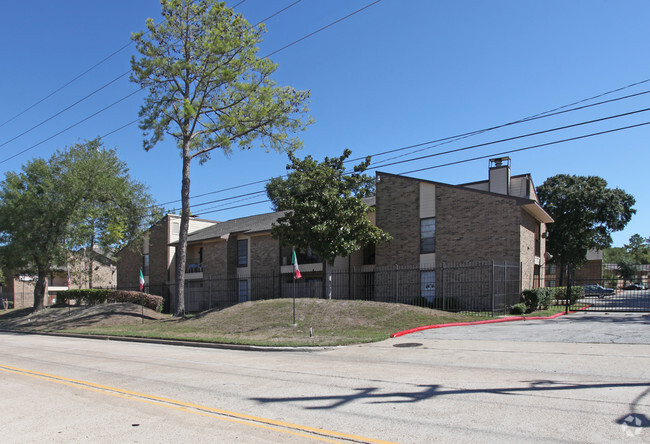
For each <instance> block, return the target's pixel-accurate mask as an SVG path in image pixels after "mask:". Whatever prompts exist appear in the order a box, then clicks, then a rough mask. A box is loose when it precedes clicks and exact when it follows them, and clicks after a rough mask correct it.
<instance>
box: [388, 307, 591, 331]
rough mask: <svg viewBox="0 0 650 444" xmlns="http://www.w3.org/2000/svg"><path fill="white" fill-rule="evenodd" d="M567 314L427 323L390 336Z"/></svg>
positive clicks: (556, 315) (552, 317)
mask: <svg viewBox="0 0 650 444" xmlns="http://www.w3.org/2000/svg"><path fill="white" fill-rule="evenodd" d="M587 308H589V306H586V307H582V308H581V309H580V310H585V309H587ZM569 313H575V311H570V312H569ZM565 314H566V313H564V312H560V313H555V314H554V315H551V316H529V317H526V316H511V317H508V318H501V319H488V320H486V321H474V322H457V323H455V324H454V323H452V324H436V325H425V326H423V327H415V328H411V329H410V330H404V331H400V332H397V333H393V334H392V335H390V337H391V338H397V337H400V336H404V335H408V334H411V333H416V332H418V331H422V330H431V329H434V328H445V327H460V326H463V325H481V324H496V323H500V322H512V321H526V320H531V321H534V320H540V319H555V318H557V317H560V316H563V315H565Z"/></svg>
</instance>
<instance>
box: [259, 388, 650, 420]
mask: <svg viewBox="0 0 650 444" xmlns="http://www.w3.org/2000/svg"><path fill="white" fill-rule="evenodd" d="M522 382H526V383H528V385H527V386H524V387H498V388H497V387H495V388H476V389H446V388H444V387H443V386H441V385H418V386H417V387H419V388H420V389H419V390H414V391H412V392H382V391H381V389H380V388H378V387H363V388H356V389H353V392H352V393H348V394H341V395H323V396H295V397H279V398H261V397H260V398H251V399H252V400H253V401H257V402H260V403H264V404H266V403H308V404H309V405H307V406H306V407H305V409H308V410H324V409H335V408H338V407H341V406H343V405H345V404H348V403H351V402H365V403H368V404H402V403H415V402H420V401H424V400H427V399H432V398H437V397H441V396H454V395H471V394H493V395H516V394H520V393H534V392H558V391H570V390H585V389H611V388H633V387H642V388H647V390H645V391H644V393H648V390H650V382H629V383H622V382H621V383H603V384H575V383H564V382H558V381H552V380H538V381H522ZM637 399H638V398H637ZM631 407H633V406H632V405H631ZM643 427H648V425H647V424H646V425H643Z"/></svg>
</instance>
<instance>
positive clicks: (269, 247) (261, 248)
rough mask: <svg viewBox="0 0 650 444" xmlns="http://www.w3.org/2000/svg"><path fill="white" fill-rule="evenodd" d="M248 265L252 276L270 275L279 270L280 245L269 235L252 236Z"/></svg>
mask: <svg viewBox="0 0 650 444" xmlns="http://www.w3.org/2000/svg"><path fill="white" fill-rule="evenodd" d="M249 242H250V252H251V257H250V265H251V273H253V274H272V273H278V272H279V270H280V244H279V242H278V241H277V240H276V239H273V238H272V237H271V235H270V234H269V235H264V236H254V237H251V238H250V240H249Z"/></svg>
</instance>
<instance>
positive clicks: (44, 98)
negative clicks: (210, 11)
mask: <svg viewBox="0 0 650 444" xmlns="http://www.w3.org/2000/svg"><path fill="white" fill-rule="evenodd" d="M299 1H302V0H299ZM244 2H246V0H242V1H240V2H239V3H237V4H236V5H235V6H233V7H232V8H233V9H235V8H236V7H237V6H239V5H241V4H242V3H244ZM296 3H298V2H296ZM291 6H293V5H290V6H288V7H286V8H284V9H288V8H290V7H291ZM284 9H283V10H282V11H284ZM132 44H133V40H131V41H129V43H127V44H125V45H123V46H122V47H120V48H119V49H117V50H116V51H114V52H112V53H111V54H109V55H107V56H106V57H104V58H103V59H101V60H100V61H99V62H97V63H95V64H94V65H93V66H91V67H90V68H88V69H86V70H85V71H84V72H82V73H81V74H79V75H77V76H76V77H74V78H72V79H71V80H69V81H68V82H67V83H65V84H63V85H61V86H60V87H58V88H57V89H55V90H54V91H52V92H51V93H49V94H48V95H46V96H45V97H43V98H42V99H39V100H38V101H36V102H34V103H33V104H31V105H30V106H28V107H27V108H25V109H24V110H22V111H21V112H19V113H18V114H16V115H14V116H13V117H11V118H10V119H9V120H7V121H5V122H3V123H1V124H0V128H2V127H3V126H5V125H6V124H7V123H9V122H12V121H14V120H15V119H17V118H18V117H20V116H22V115H23V114H25V113H26V112H27V111H29V110H31V109H32V108H34V107H36V106H38V105H40V104H41V103H43V102H44V101H46V100H47V99H49V98H50V97H52V96H53V95H55V94H56V93H58V92H59V91H61V90H62V89H65V88H67V87H68V86H70V85H71V84H72V83H74V82H76V81H77V80H79V79H80V78H82V77H83V76H85V75H86V74H88V73H89V72H90V71H92V70H94V69H95V68H97V67H98V66H100V65H101V64H103V63H104V62H106V61H107V60H109V59H111V58H112V57H113V56H115V55H117V54H118V53H120V52H121V51H123V50H124V49H126V48H128V47H129V46H131V45H132ZM122 76H123V75H122ZM122 76H120V77H122ZM118 78H119V77H118ZM115 80H117V79H115Z"/></svg>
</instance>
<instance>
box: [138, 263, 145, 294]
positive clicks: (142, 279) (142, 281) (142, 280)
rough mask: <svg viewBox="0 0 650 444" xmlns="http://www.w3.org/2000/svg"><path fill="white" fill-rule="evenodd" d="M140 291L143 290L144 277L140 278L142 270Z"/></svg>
mask: <svg viewBox="0 0 650 444" xmlns="http://www.w3.org/2000/svg"><path fill="white" fill-rule="evenodd" d="M139 282H140V291H142V289H143V288H144V276H142V268H141V269H140V280H139Z"/></svg>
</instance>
